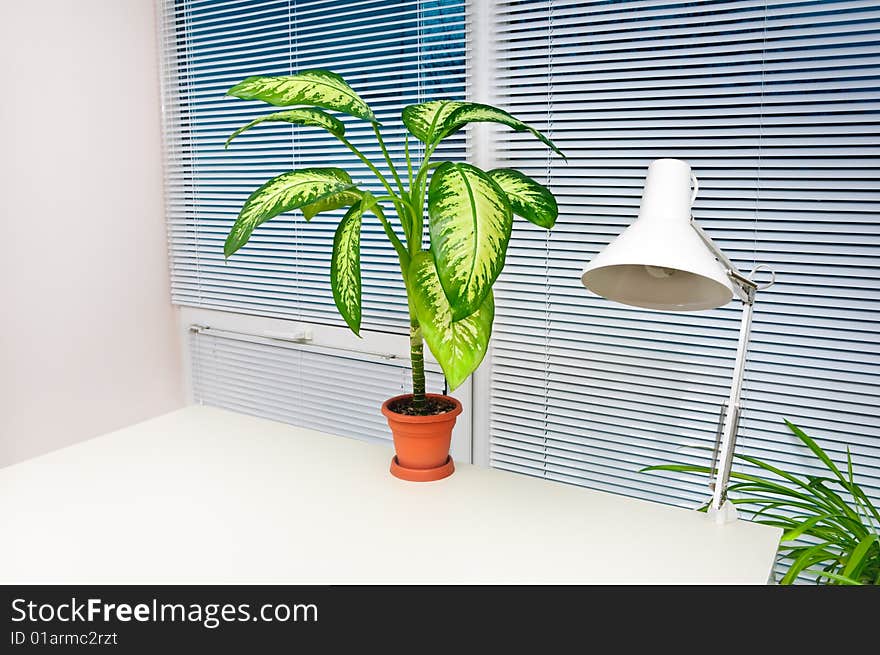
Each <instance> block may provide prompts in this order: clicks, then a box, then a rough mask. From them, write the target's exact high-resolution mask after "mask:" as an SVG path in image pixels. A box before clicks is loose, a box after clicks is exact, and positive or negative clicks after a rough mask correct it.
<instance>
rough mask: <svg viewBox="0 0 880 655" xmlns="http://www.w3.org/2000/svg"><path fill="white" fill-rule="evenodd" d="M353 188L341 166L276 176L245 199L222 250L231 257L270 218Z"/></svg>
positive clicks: (304, 169)
mask: <svg viewBox="0 0 880 655" xmlns="http://www.w3.org/2000/svg"><path fill="white" fill-rule="evenodd" d="M353 188H354V185H353V184H352V183H351V177H349V175H348V173H346V172H345V171H343V170H342V169H340V168H303V169H300V170H298V171H289V172H287V173H282V174H281V175H278V176H276V177H273V178H272V179H271V180H269V181H268V182H266V183H265V184H263V186H261V187H260V188H259V189H257V190H256V191H254V192H253V193H252V194H251V195H250V197H249V198H248V199H247V200H246V201H245V203H244V207H242V208H241V212H239V214H238V218H237V219H236V220H235V224H234V225H233V226H232V229H231V230H230V231H229V236H228V237H226V243H225V244H224V245H223V253H224V254H225V255H226V257H230V256H231V255H232V254H233V253H234V252H235V251H237V250H238V249H239V248H241V247H242V246H243V245H244V244H246V243H247V242H248V239H250V237H251V234H252V233H253V231H254V229H255V228H256V227H257V226H258V225H261V224H262V223H265V222H266V221H268V220H269V219H271V218H274V217H275V216H278V215H279V214H283V213H284V212H287V211H290V210H291V209H299V208H300V207H303V206H304V205H308V204H311V203H313V202H315V201H317V200H320V199H321V198H324V197H325V196H329V195H331V194H334V193H339V192H340V191H345V190H349V189H353Z"/></svg>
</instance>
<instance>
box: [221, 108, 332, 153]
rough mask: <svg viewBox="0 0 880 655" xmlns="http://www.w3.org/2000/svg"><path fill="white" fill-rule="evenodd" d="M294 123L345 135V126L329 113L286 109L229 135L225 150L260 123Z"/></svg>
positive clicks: (257, 120) (303, 109)
mask: <svg viewBox="0 0 880 655" xmlns="http://www.w3.org/2000/svg"><path fill="white" fill-rule="evenodd" d="M269 122H273V123H293V124H294V125H307V126H310V127H322V128H324V129H325V130H327V131H328V132H330V134H332V135H333V136H336V137H340V136H342V135H344V134H345V125H343V124H342V121H341V120H339V119H338V118H336V117H334V116H331V115H330V114H328V113H327V112H324V111H321V110H320V109H315V108H313V107H302V108H300V109H286V110H284V111H276V112H275V113H274V114H268V115H266V116H261V117H260V118H255V119H254V120H252V121H251V122H250V123H248V124H247V125H243V126H242V127H240V128H238V129H237V130H235V132H233V133H232V134H230V135H229V138H228V139H226V143H225V144H224V145H223V147H224V148H228V147H229V144H230V142H231V141H232V140H233V139H234V138H235V137H237V136H238V135H239V134H241V133H242V132H244V131H245V130H249V129H250V128H252V127H253V126H254V125H259V124H260V123H269Z"/></svg>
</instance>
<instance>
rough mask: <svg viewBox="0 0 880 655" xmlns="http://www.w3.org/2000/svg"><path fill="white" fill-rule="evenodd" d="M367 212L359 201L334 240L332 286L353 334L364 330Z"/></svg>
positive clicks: (340, 225)
mask: <svg viewBox="0 0 880 655" xmlns="http://www.w3.org/2000/svg"><path fill="white" fill-rule="evenodd" d="M362 216H363V209H362V203H361V201H360V200H359V201H357V202H356V203H355V204H354V205H352V206H351V208H350V209H349V210H348V211H347V212H346V214H345V216H343V217H342V220H341V221H339V226H338V227H337V228H336V235H335V236H334V237H333V257H332V259H331V260H330V286H331V288H332V289H333V300H334V301H335V302H336V308H337V309H338V310H339V313H340V314H341V315H342V318H344V319H345V322H346V323H347V324H348V327H350V328H351V331H352V332H354V333H355V334H357V335H358V336H360V330H361V218H362Z"/></svg>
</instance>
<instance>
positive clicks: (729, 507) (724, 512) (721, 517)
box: [706, 500, 739, 525]
mask: <svg viewBox="0 0 880 655" xmlns="http://www.w3.org/2000/svg"><path fill="white" fill-rule="evenodd" d="M706 514H708V515H709V518H710V519H712V520H713V521H715V523H717V524H719V525H722V524H724V523H733V522H734V521H736V520H737V519H738V518H739V512H737V511H736V506H735V505H734V504H733V503H732V502H730V501H729V500H725V501H724V504H723V505H722V506H721V508H720V509H715V508H714V507H709V509H708V511H707V512H706Z"/></svg>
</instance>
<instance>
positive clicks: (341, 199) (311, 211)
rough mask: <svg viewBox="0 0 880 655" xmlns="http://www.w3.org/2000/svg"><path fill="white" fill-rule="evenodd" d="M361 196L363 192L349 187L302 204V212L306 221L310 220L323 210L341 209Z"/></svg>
mask: <svg viewBox="0 0 880 655" xmlns="http://www.w3.org/2000/svg"><path fill="white" fill-rule="evenodd" d="M362 197H363V192H361V191H360V190H358V189H349V190H347V191H340V192H339V193H334V194H331V195H329V196H325V197H323V198H321V199H320V200H316V201H315V202H312V203H309V204H308V205H303V207H302V213H303V216H304V217H305V219H306V220H307V221H310V220H312V219H313V218H314V217H315V216H317V215H318V214H320V213H323V212H329V211H333V210H334V209H342V208H343V207H350V206H351V205H353V204H354V203H356V202H357V201H359V200H360V199H361V198H362Z"/></svg>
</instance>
